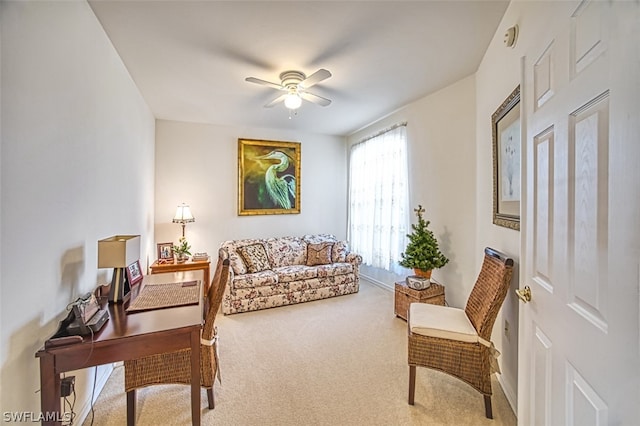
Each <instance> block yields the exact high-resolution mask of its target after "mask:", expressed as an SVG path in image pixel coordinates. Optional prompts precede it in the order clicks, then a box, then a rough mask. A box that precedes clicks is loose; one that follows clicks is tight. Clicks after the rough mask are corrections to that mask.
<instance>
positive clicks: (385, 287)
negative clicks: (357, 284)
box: [360, 274, 395, 291]
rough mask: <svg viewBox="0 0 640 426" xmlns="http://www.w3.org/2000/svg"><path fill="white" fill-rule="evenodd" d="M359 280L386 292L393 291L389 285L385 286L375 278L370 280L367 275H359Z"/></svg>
mask: <svg viewBox="0 0 640 426" xmlns="http://www.w3.org/2000/svg"><path fill="white" fill-rule="evenodd" d="M360 278H364V279H365V280H367V281H369V282H370V283H371V284H373V285H375V286H376V287H380V288H383V289H385V290H388V291H395V289H394V287H391V286H390V285H389V284H385V283H383V282H382V281H378V280H376V279H375V278H371V277H370V276H368V275H364V274H360Z"/></svg>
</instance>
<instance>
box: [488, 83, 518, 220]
mask: <svg viewBox="0 0 640 426" xmlns="http://www.w3.org/2000/svg"><path fill="white" fill-rule="evenodd" d="M491 129H492V136H493V223H494V224H495V225H499V226H504V227H506V228H510V229H514V230H517V231H519V230H520V194H521V191H520V183H521V180H520V158H521V156H520V155H521V152H522V149H521V131H520V86H518V87H516V88H515V89H514V90H513V92H511V94H510V95H509V96H508V97H507V99H505V101H504V102H503V103H502V105H500V106H499V107H498V109H497V110H496V112H494V113H493V115H492V116H491Z"/></svg>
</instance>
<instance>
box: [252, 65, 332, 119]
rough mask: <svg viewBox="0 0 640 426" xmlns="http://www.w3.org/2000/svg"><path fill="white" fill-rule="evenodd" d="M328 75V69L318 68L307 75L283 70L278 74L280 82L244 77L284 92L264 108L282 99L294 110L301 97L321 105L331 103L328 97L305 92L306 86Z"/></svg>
mask: <svg viewBox="0 0 640 426" xmlns="http://www.w3.org/2000/svg"><path fill="white" fill-rule="evenodd" d="M329 77H331V73H330V72H329V71H327V70H325V69H319V70H318V71H316V72H314V73H313V74H311V75H310V76H309V77H307V76H306V75H305V74H304V73H303V72H301V71H285V72H283V73H281V74H280V80H281V82H280V84H278V83H271V82H270V81H266V80H261V79H259V78H255V77H247V78H245V81H248V82H250V83H256V84H261V85H263V86H267V87H271V88H272V89H276V90H282V91H284V92H286V93H284V94H282V95H280V96H278V97H277V98H275V99H274V100H272V101H271V102H269V103H268V104H266V105H265V108H271V107H272V106H274V105H275V104H277V103H279V102H283V101H284V106H285V107H287V108H289V109H293V110H295V109H298V108H300V105H302V100H303V99H304V100H306V101H309V102H313V103H314V104H317V105H320V106H323V107H325V106H328V105H329V104H331V101H330V100H329V99H327V98H323V97H322V96H318V95H314V94H313V93H309V92H307V89H308V88H310V87H312V86H314V85H316V84H318V83H320V82H321V81H323V80H326V79H327V78H329Z"/></svg>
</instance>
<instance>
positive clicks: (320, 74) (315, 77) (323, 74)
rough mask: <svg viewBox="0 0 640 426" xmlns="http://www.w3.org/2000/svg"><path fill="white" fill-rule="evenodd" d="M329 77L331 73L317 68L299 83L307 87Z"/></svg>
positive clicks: (304, 87)
mask: <svg viewBox="0 0 640 426" xmlns="http://www.w3.org/2000/svg"><path fill="white" fill-rule="evenodd" d="M329 77H331V73H330V72H329V71H327V70H325V69H324V68H321V69H319V70H318V71H316V72H314V73H313V74H311V75H310V76H309V77H307V78H305V79H304V80H302V81H301V82H300V84H299V86H300V87H302V88H303V89H308V88H309V87H311V86H313V85H315V84H318V83H320V82H321V81H322V80H326V79H327V78H329Z"/></svg>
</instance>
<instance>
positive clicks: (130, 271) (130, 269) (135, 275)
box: [127, 260, 142, 287]
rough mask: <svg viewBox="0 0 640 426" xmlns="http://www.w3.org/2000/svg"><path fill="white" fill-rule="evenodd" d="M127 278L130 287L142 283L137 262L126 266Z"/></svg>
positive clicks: (140, 271) (138, 262)
mask: <svg viewBox="0 0 640 426" xmlns="http://www.w3.org/2000/svg"><path fill="white" fill-rule="evenodd" d="M127 278H128V279H129V286H130V287H133V286H134V285H136V284H138V283H139V282H140V281H142V270H141V269H140V261H139V260H136V261H135V262H133V263H132V264H131V265H129V266H127Z"/></svg>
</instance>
